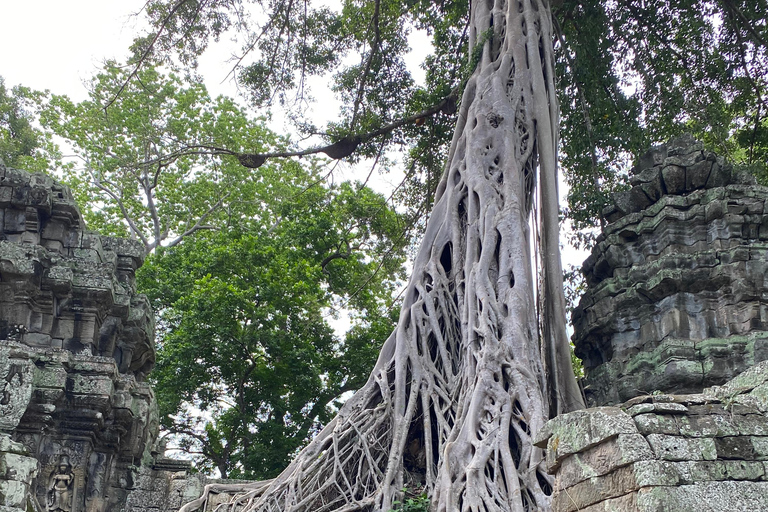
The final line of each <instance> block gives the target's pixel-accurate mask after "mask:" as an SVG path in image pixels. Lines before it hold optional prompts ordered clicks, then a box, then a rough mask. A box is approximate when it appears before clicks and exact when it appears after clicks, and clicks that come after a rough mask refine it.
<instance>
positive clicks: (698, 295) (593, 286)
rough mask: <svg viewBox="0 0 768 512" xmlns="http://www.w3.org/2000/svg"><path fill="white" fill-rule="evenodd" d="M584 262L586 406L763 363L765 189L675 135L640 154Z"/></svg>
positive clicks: (767, 351)
mask: <svg viewBox="0 0 768 512" xmlns="http://www.w3.org/2000/svg"><path fill="white" fill-rule="evenodd" d="M631 184H632V188H631V189H630V190H629V191H627V192H623V193H620V194H618V195H616V196H615V198H614V200H615V203H614V204H613V205H611V206H610V207H609V208H607V210H606V212H605V214H606V218H607V220H608V221H609V224H608V225H607V227H606V228H605V229H604V230H603V233H602V234H601V235H600V236H599V238H598V240H597V243H596V245H595V248H594V250H593V251H592V254H591V255H590V257H589V258H588V259H587V261H586V262H585V263H584V266H583V269H582V270H583V273H584V276H585V278H586V282H587V286H588V288H587V291H586V293H585V295H584V296H583V298H582V299H581V302H580V304H579V306H578V308H577V309H576V310H575V312H574V314H573V324H574V330H575V334H574V338H573V342H574V344H575V350H576V355H577V356H578V357H580V358H581V359H582V360H583V361H584V369H585V373H586V377H585V379H584V383H585V393H586V397H587V402H588V405H593V406H594V405H606V404H619V403H621V402H624V401H625V400H628V399H630V398H633V397H636V396H638V395H640V394H642V393H653V392H654V391H663V392H675V393H695V392H700V391H701V390H702V389H703V388H705V387H707V386H712V385H719V384H723V383H724V382H726V381H727V380H728V379H731V378H733V377H735V376H736V375H738V374H739V373H741V372H743V371H744V370H746V369H747V368H749V367H750V366H752V365H754V364H755V363H756V362H759V361H762V360H765V359H768V205H767V204H766V202H768V188H765V187H760V186H757V185H756V184H755V182H754V178H752V177H751V176H745V175H738V174H736V173H734V172H733V169H732V167H731V166H730V165H729V164H727V163H725V162H724V160H723V159H722V158H720V157H717V156H716V155H715V154H714V153H711V152H708V151H705V150H704V149H703V147H702V144H701V143H700V142H696V141H694V140H693V139H692V138H690V137H682V138H679V139H675V140H673V141H671V142H670V143H669V144H666V145H663V146H659V147H656V148H653V149H652V150H651V151H649V152H648V153H647V154H646V155H644V156H643V157H642V158H641V159H640V162H639V164H638V165H637V167H636V168H635V170H634V175H633V176H632V178H631Z"/></svg>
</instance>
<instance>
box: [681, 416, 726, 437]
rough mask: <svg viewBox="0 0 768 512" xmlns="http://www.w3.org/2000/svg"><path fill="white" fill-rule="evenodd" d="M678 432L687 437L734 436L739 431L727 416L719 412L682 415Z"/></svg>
mask: <svg viewBox="0 0 768 512" xmlns="http://www.w3.org/2000/svg"><path fill="white" fill-rule="evenodd" d="M679 426H680V433H681V434H682V435H684V436H688V437H724V436H735V435H738V434H739V431H738V429H737V427H736V425H734V423H733V422H732V421H731V418H730V417H729V416H725V415H721V414H712V415H695V416H683V417H681V418H680V419H679Z"/></svg>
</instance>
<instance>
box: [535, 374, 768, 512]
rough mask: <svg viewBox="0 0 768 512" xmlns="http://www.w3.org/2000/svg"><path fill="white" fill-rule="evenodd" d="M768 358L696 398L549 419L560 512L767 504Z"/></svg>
mask: <svg viewBox="0 0 768 512" xmlns="http://www.w3.org/2000/svg"><path fill="white" fill-rule="evenodd" d="M767 414H768V361H766V362H762V363H760V364H759V365H758V366H756V367H753V368H752V369H750V370H748V371H747V372H745V373H742V374H741V375H740V376H738V377H736V378H735V379H734V380H732V381H731V382H729V383H728V384H727V385H725V386H722V387H713V388H708V389H707V390H705V392H704V393H702V394H695V395H652V396H640V397H637V398H634V399H632V400H630V401H628V402H626V403H625V404H623V405H622V406H621V407H596V408H593V409H587V410H585V411H577V412H572V413H569V414H564V415H562V416H559V417H557V418H555V419H554V420H552V421H550V422H549V423H547V426H546V428H545V429H544V430H543V431H541V432H539V435H538V436H537V439H536V443H537V445H538V446H540V447H542V448H544V447H546V448H547V470H548V471H549V472H550V473H553V474H556V475H557V477H556V479H555V485H554V489H553V490H554V497H553V501H552V510H553V512H574V511H581V512H609V511H622V512H657V511H659V512H661V511H673V510H674V511H688V510H696V511H700V512H716V511H717V512H719V511H722V510H751V511H758V510H768V415H767Z"/></svg>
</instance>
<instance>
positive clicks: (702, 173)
mask: <svg viewBox="0 0 768 512" xmlns="http://www.w3.org/2000/svg"><path fill="white" fill-rule="evenodd" d="M711 171H712V161H710V160H702V161H700V162H696V163H695V164H693V165H692V166H690V167H688V168H687V169H686V174H685V179H686V186H685V188H686V189H687V190H689V191H690V190H696V189H700V188H704V187H705V186H706V185H707V181H708V180H709V175H710V173H711Z"/></svg>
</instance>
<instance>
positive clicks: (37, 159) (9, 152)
mask: <svg viewBox="0 0 768 512" xmlns="http://www.w3.org/2000/svg"><path fill="white" fill-rule="evenodd" d="M46 95H47V93H43V92H38V91H33V90H32V89H29V88H28V87H22V86H16V87H14V88H13V89H11V90H10V91H9V90H8V89H7V88H6V86H5V81H4V80H3V78H2V77H0V160H2V161H3V162H4V163H5V165H7V166H9V167H13V168H16V169H24V170H26V171H30V172H38V171H39V172H46V171H48V170H49V169H50V167H51V166H52V164H53V162H54V161H57V160H58V159H59V158H60V155H59V152H58V148H57V147H56V145H55V144H54V143H53V142H52V140H51V137H50V134H47V133H45V132H43V131H42V130H41V129H39V128H36V127H35V126H34V124H35V121H36V117H37V113H38V111H39V109H40V108H41V105H42V104H43V102H44V101H45V98H46Z"/></svg>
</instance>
